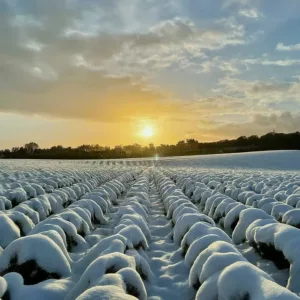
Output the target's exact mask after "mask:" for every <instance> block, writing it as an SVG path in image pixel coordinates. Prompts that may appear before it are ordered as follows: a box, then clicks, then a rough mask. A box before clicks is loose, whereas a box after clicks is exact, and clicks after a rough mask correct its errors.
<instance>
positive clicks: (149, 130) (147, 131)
mask: <svg viewBox="0 0 300 300" xmlns="http://www.w3.org/2000/svg"><path fill="white" fill-rule="evenodd" d="M141 135H142V136H143V137H144V138H150V137H152V136H153V135H154V130H153V127H152V126H150V125H147V126H145V127H144V128H143V129H142V132H141Z"/></svg>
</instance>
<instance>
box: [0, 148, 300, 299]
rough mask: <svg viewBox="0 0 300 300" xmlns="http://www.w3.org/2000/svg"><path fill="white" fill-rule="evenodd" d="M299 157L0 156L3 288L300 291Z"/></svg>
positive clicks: (32, 291)
mask: <svg viewBox="0 0 300 300" xmlns="http://www.w3.org/2000/svg"><path fill="white" fill-rule="evenodd" d="M299 158H300V154H299V152H298V151H286V152H285V151H281V152H264V153H260V152H258V153H252V154H249V153H243V154H234V155H215V156H202V157H201V156H199V157H188V158H185V157H177V158H171V159H168V158H164V159H160V158H157V159H152V158H151V159H132V160H84V161H80V160H78V161H67V160H65V161H59V160H49V161H47V160H35V161H32V160H0V247H1V248H0V298H1V299H4V300H5V299H6V300H7V299H10V300H19V299H22V300H23V299H47V300H48V299H49V300H51V299H59V300H60V299H66V300H72V299H80V300H83V299H140V300H145V299H152V300H158V299H167V300H168V299H205V300H215V299H222V300H232V299H235V300H246V299H253V300H254V299H255V300H260V299H300V297H299V295H300V285H299V276H300V174H299V172H297V171H299V169H300V163H299V161H300V159H299Z"/></svg>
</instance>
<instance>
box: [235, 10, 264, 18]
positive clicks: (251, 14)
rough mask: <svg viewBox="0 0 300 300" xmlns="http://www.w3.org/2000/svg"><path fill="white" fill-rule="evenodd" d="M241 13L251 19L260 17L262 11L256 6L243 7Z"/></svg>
mask: <svg viewBox="0 0 300 300" xmlns="http://www.w3.org/2000/svg"><path fill="white" fill-rule="evenodd" d="M239 15H240V16H242V17H246V18H250V19H257V18H259V17H260V13H259V12H258V11H257V10H256V9H255V8H248V9H241V10H240V11H239Z"/></svg>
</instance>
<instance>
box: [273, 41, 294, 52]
mask: <svg viewBox="0 0 300 300" xmlns="http://www.w3.org/2000/svg"><path fill="white" fill-rule="evenodd" d="M276 50H277V51H300V44H294V45H284V44H283V43H278V44H277V45H276Z"/></svg>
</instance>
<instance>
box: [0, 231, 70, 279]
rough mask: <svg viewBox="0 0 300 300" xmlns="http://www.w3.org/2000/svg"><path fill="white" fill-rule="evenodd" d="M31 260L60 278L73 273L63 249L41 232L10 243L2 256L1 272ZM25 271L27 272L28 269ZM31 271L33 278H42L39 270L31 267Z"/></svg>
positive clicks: (0, 261)
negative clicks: (39, 275)
mask: <svg viewBox="0 0 300 300" xmlns="http://www.w3.org/2000/svg"><path fill="white" fill-rule="evenodd" d="M12 261H13V263H12ZM30 261H33V262H35V264H36V265H37V268H41V269H42V270H43V271H45V272H47V273H49V274H51V273H53V274H55V276H58V277H59V278H62V277H67V276H69V275H70V273H71V267H70V264H69V262H68V260H67V259H66V257H65V256H64V254H63V252H62V251H61V249H60V248H59V247H58V246H57V245H56V244H55V243H54V242H53V241H52V240H51V239H50V238H48V237H46V236H44V235H41V234H36V235H31V236H27V237H22V238H19V239H17V240H15V241H13V242H12V243H10V244H9V246H8V247H6V248H5V249H4V251H3V252H2V254H1V256H0V272H1V274H3V273H7V272H8V270H14V268H17V269H18V266H22V264H25V263H26V262H30ZM19 269H20V268H19ZM21 272H22V271H21ZM24 272H26V274H27V272H28V271H26V270H24ZM30 272H31V273H30V274H29V276H31V280H33V277H35V280H40V279H39V277H38V273H39V271H38V270H35V269H31V270H30ZM52 278H53V277H52Z"/></svg>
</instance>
